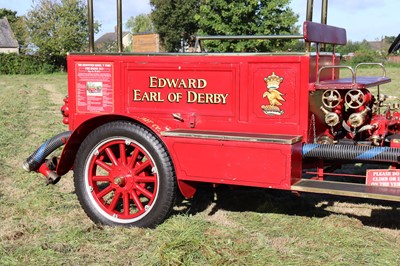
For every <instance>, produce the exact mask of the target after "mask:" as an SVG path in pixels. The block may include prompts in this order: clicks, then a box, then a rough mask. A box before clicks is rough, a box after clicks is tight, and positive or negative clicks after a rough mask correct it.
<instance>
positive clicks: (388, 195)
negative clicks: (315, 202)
mask: <svg viewBox="0 0 400 266" xmlns="http://www.w3.org/2000/svg"><path fill="white" fill-rule="evenodd" d="M291 190H293V191H299V192H312V193H322V194H331V195H339V196H348V197H359V198H369V199H380V200H390V201H399V202H400V187H378V186H367V185H364V184H354V183H344V182H331V181H318V180H311V179H302V180H300V181H299V182H297V183H295V184H294V185H293V186H291Z"/></svg>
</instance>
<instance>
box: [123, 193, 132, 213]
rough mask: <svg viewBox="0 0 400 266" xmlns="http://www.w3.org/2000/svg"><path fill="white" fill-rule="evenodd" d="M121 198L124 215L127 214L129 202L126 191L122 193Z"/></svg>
mask: <svg viewBox="0 0 400 266" xmlns="http://www.w3.org/2000/svg"><path fill="white" fill-rule="evenodd" d="M122 200H123V206H124V215H129V211H130V204H129V194H128V192H125V193H123V195H122Z"/></svg>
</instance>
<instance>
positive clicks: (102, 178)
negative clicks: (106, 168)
mask: <svg viewBox="0 0 400 266" xmlns="http://www.w3.org/2000/svg"><path fill="white" fill-rule="evenodd" d="M92 180H93V181H94V182H110V177H109V176H98V175H95V176H93V177H92Z"/></svg>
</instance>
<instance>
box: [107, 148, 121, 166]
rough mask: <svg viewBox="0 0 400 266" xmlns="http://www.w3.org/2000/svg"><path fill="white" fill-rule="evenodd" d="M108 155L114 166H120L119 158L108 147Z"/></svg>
mask: <svg viewBox="0 0 400 266" xmlns="http://www.w3.org/2000/svg"><path fill="white" fill-rule="evenodd" d="M106 153H107V155H108V158H109V159H110V160H111V162H112V164H113V165H119V163H118V160H117V157H115V154H114V153H113V151H112V150H111V149H110V148H109V147H108V148H106Z"/></svg>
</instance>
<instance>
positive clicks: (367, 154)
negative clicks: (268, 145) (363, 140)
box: [303, 144, 400, 163]
mask: <svg viewBox="0 0 400 266" xmlns="http://www.w3.org/2000/svg"><path fill="white" fill-rule="evenodd" d="M303 158H320V159H326V160H348V161H375V162H392V163H398V162H399V161H400V149H399V148H390V147H376V146H357V145H335V144H304V145H303Z"/></svg>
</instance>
